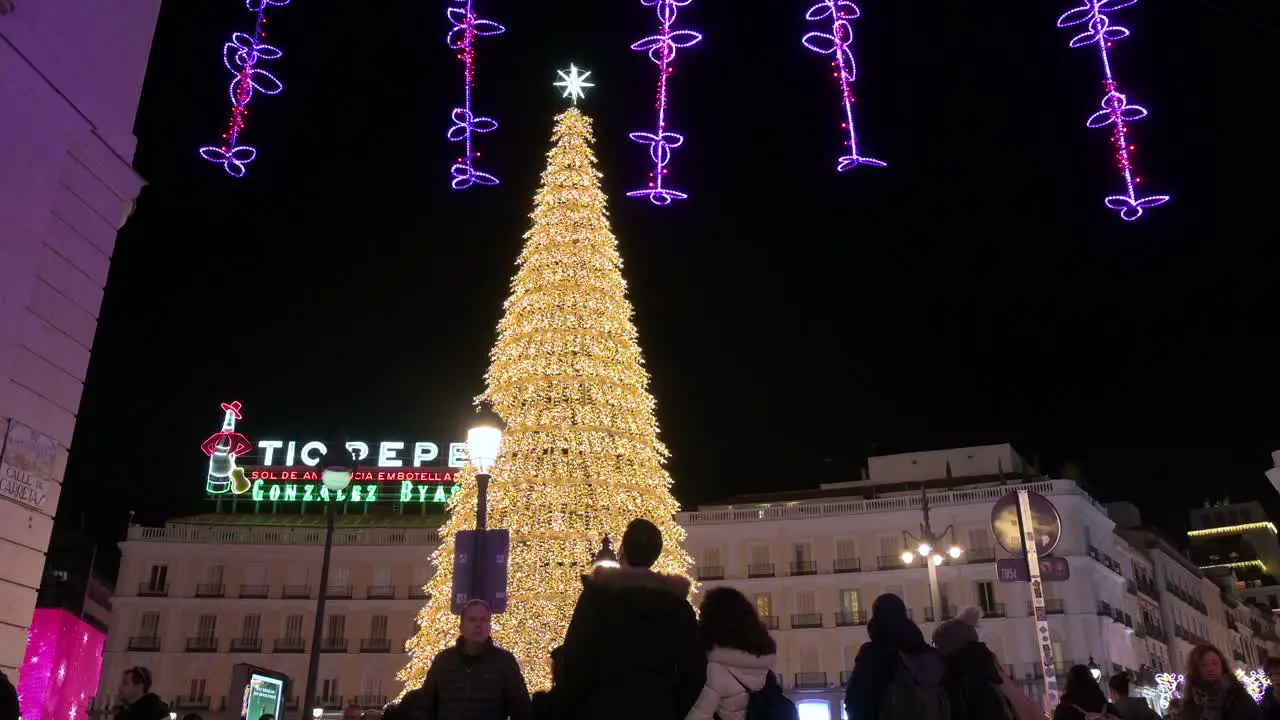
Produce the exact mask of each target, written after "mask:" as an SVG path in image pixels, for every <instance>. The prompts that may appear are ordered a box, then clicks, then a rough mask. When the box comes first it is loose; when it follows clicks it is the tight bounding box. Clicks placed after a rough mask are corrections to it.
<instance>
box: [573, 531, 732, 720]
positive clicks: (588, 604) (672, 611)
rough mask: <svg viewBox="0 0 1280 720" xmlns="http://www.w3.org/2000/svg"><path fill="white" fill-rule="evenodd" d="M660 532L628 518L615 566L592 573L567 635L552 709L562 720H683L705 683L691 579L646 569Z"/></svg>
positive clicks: (658, 544)
mask: <svg viewBox="0 0 1280 720" xmlns="http://www.w3.org/2000/svg"><path fill="white" fill-rule="evenodd" d="M661 552H662V534H661V533H660V532H659V531H658V528H657V527H656V526H655V525H654V524H653V523H651V522H649V521H648V520H642V519H641V520H633V521H632V522H631V524H630V525H628V526H627V531H626V533H625V534H624V535H623V536H622V548H621V553H620V556H619V558H618V559H619V561H620V562H621V564H622V567H620V568H605V567H599V568H596V569H595V571H594V572H592V574H591V575H590V576H588V577H584V578H583V589H582V595H581V596H580V597H579V598H578V605H577V607H576V608H574V611H573V619H572V620H571V621H570V622H569V630H568V632H567V633H566V634H565V639H564V646H563V648H564V649H563V651H562V655H561V660H560V662H561V665H560V674H559V677H558V679H557V681H556V685H555V687H553V688H552V690H551V696H552V700H553V706H554V707H555V708H556V709H557V710H558V711H560V712H562V713H564V714H563V716H562V717H564V718H566V720H573V719H574V718H580V719H581V720H601V719H602V718H608V719H609V720H683V718H684V716H685V714H686V713H688V712H689V709H690V708H692V707H693V704H694V702H696V701H697V699H698V694H699V693H700V692H701V691H702V686H703V685H704V684H705V682H706V675H707V655H706V649H705V648H704V647H703V646H702V639H701V635H700V633H699V631H698V621H697V618H696V617H695V616H694V614H693V607H692V606H691V605H690V604H689V588H690V585H689V581H688V580H687V579H685V578H683V577H679V576H676V575H664V574H662V573H657V572H654V571H653V570H651V569H650V568H652V567H653V564H654V563H655V562H657V560H658V556H659V555H660V554H661Z"/></svg>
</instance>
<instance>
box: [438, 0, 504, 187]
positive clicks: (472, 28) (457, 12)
mask: <svg viewBox="0 0 1280 720" xmlns="http://www.w3.org/2000/svg"><path fill="white" fill-rule="evenodd" d="M451 2H454V3H456V4H457V5H458V6H459V7H451V8H449V9H448V10H447V11H446V12H447V13H448V16H449V22H451V23H453V27H452V28H451V29H450V30H449V35H448V37H447V38H446V39H445V42H447V43H448V44H449V47H451V48H453V49H454V50H457V51H458V59H459V60H461V61H462V76H463V90H462V107H460V108H454V109H453V114H452V116H451V118H452V120H453V124H452V125H450V126H449V131H448V132H447V133H446V134H445V135H446V137H448V138H449V140H450V141H452V142H460V143H462V145H463V150H462V156H461V157H459V158H458V159H457V162H455V163H454V164H453V167H451V168H449V174H450V175H452V176H453V180H452V181H451V183H450V184H451V185H453V189H454V190H466V189H467V188H469V187H471V186H472V185H497V184H498V179H497V178H496V177H494V176H492V175H490V174H489V173H486V172H480V171H479V170H477V169H476V165H475V159H476V158H478V157H480V153H478V152H476V151H475V148H474V145H473V142H472V136H473V135H474V134H476V133H486V132H489V131H491V130H495V129H497V127H498V123H497V122H495V121H494V120H493V118H487V117H479V116H477V115H476V114H475V113H473V112H472V111H471V90H472V88H473V87H474V86H475V79H476V75H475V73H476V50H475V40H476V38H477V37H480V36H485V35H501V34H502V33H504V32H506V31H507V29H506V28H504V27H502V26H501V25H499V24H498V23H496V22H493V21H492V20H482V19H480V18H478V17H476V14H475V11H473V10H472V9H471V0H451Z"/></svg>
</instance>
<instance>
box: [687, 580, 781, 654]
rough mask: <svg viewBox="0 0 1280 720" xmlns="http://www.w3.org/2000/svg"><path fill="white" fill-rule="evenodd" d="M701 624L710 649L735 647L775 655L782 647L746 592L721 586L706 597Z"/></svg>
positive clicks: (704, 641) (749, 651) (700, 616)
mask: <svg viewBox="0 0 1280 720" xmlns="http://www.w3.org/2000/svg"><path fill="white" fill-rule="evenodd" d="M698 626H699V627H701V628H702V640H703V643H704V644H705V645H706V647H707V649H708V650H710V649H711V648H713V647H725V648H734V649H736V650H742V651H743V652H748V653H751V654H752V655H773V654H774V653H776V652H778V647H777V645H776V644H774V642H773V638H772V637H770V635H769V631H768V630H767V629H766V628H765V626H764V623H762V622H760V615H759V613H757V612H756V608H755V606H754V605H752V604H751V601H750V600H748V599H747V597H746V596H745V595H743V594H742V593H740V592H738V591H737V590H734V589H733V588H731V587H718V588H716V589H714V590H712V591H710V592H708V593H707V594H706V597H704V598H702V605H701V608H700V612H699V613H698Z"/></svg>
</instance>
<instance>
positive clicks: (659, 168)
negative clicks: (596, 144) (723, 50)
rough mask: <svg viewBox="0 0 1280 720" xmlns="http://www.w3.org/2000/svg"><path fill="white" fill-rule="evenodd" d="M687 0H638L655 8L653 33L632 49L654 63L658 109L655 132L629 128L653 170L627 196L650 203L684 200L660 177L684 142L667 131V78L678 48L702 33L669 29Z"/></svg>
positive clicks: (697, 41)
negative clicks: (646, 152) (656, 25)
mask: <svg viewBox="0 0 1280 720" xmlns="http://www.w3.org/2000/svg"><path fill="white" fill-rule="evenodd" d="M690 2H691V0H640V4H642V5H644V6H645V7H654V8H656V9H657V12H658V23H659V30H658V34H657V35H650V36H649V37H647V38H645V39H643V40H640V41H639V42H635V43H632V45H631V49H632V50H639V51H641V52H646V53H648V54H649V59H650V60H652V61H653V62H654V63H656V64H657V66H658V99H657V103H656V105H655V107H656V108H657V111H658V128H657V130H656V131H655V132H651V133H649V132H633V133H631V136H630V137H631V139H632V140H634V141H636V142H638V143H641V144H644V145H648V146H649V157H650V158H651V159H652V160H653V172H652V173H650V175H649V184H648V187H646V188H644V189H643V190H633V191H631V192H629V193H627V196H628V197H647V198H649V201H650V202H652V203H653V204H654V205H669V204H670V203H671V201H672V200H684V199H685V198H687V197H689V196H688V195H686V194H685V193H682V192H679V191H677V190H672V189H670V188H667V187H663V184H662V181H663V178H664V177H665V176H666V174H667V164H668V163H669V162H671V150H672V148H677V147H680V146H681V145H682V144H684V136H683V135H681V134H680V133H674V132H668V131H667V78H668V77H669V76H670V75H671V73H672V72H673V70H674V68H673V67H672V64H673V63H674V61H675V59H676V50H677V49H678V48H683V47H689V46H690V45H696V44H697V43H699V42H701V41H702V35H701V34H699V33H696V32H693V31H692V30H673V29H671V26H672V25H673V24H675V21H676V13H677V11H678V10H679V8H682V7H684V6H685V5H688V4H689V3H690Z"/></svg>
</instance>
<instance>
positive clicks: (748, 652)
mask: <svg viewBox="0 0 1280 720" xmlns="http://www.w3.org/2000/svg"><path fill="white" fill-rule="evenodd" d="M698 624H699V625H700V626H701V627H702V640H703V645H704V646H705V647H706V648H707V684H706V686H705V687H703V688H702V694H701V695H699V696H698V702H696V703H694V705H693V709H692V710H690V711H689V714H688V715H686V716H685V720H712V719H713V718H719V720H744V718H745V717H746V716H747V704H748V703H749V702H750V700H751V693H753V692H759V691H760V690H761V689H762V688H764V686H765V684H766V683H768V682H770V681H772V682H774V683H776V682H777V681H778V680H777V678H776V677H773V673H772V670H773V666H774V665H775V664H776V663H777V661H778V655H777V653H778V647H777V645H776V644H775V643H774V641H773V638H772V637H770V636H769V631H768V629H766V628H765V626H764V623H762V622H760V615H759V614H758V613H757V612H756V609H755V607H754V606H752V604H751V601H750V600H748V599H747V598H746V596H745V595H743V594H742V593H740V592H738V591H737V590H734V589H733V588H731V587H718V588H716V589H714V590H712V591H711V592H709V593H707V595H706V597H704V598H703V599H702V612H701V613H700V614H699V616H698Z"/></svg>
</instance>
